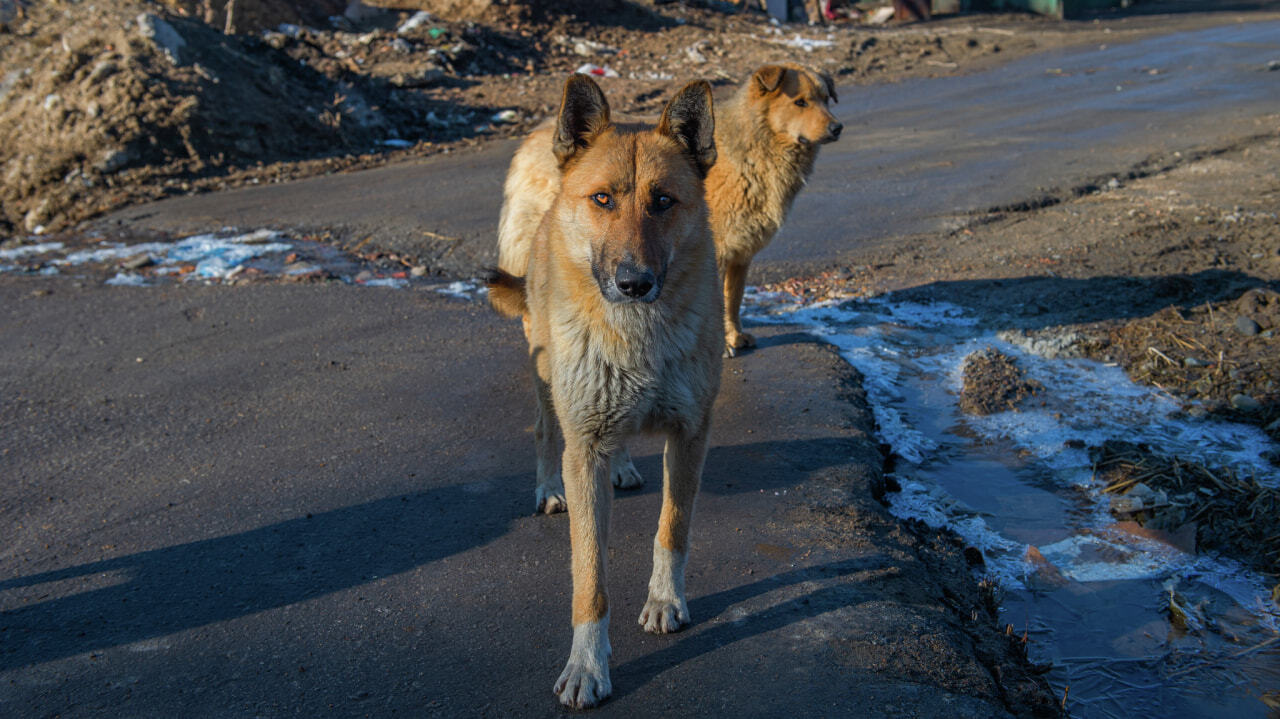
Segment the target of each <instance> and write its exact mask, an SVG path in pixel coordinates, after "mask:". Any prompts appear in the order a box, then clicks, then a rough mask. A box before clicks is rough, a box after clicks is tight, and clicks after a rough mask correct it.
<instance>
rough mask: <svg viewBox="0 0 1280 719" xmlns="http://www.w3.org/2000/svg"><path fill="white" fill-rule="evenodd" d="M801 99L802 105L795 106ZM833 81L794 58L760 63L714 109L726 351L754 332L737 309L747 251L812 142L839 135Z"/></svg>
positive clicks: (784, 204) (770, 224) (814, 150)
mask: <svg viewBox="0 0 1280 719" xmlns="http://www.w3.org/2000/svg"><path fill="white" fill-rule="evenodd" d="M797 100H804V101H805V103H806V104H807V106H806V107H803V108H802V107H797V106H796V104H795V103H796V101H797ZM833 100H835V86H834V84H833V83H832V81H831V78H830V77H829V76H827V75H824V74H821V73H817V72H814V71H812V70H808V69H805V68H804V67H801V66H800V65H796V64H792V63H788V64H785V65H766V66H765V67H762V68H760V69H758V70H756V72H755V73H754V74H752V76H751V77H750V78H749V79H748V80H747V82H746V83H745V84H743V86H742V87H741V88H739V89H738V91H737V92H736V93H735V94H734V95H733V97H731V98H730V99H729V100H728V101H726V102H723V103H720V104H719V105H718V106H717V108H716V150H717V158H718V159H717V160H716V164H715V165H714V166H713V167H712V168H711V170H710V172H708V173H707V183H706V184H707V204H708V206H709V207H710V208H711V230H712V233H713V234H714V236H715V240H716V256H717V258H718V260H719V264H720V274H721V277H722V281H723V292H724V303H725V318H724V331H725V353H726V355H728V356H732V355H733V354H735V353H736V351H737V350H739V349H741V348H743V347H750V346H752V345H754V344H755V338H753V337H752V336H751V335H749V334H746V333H744V332H743V331H742V324H741V321H740V319H739V309H740V307H741V305H742V291H743V288H744V286H745V283H746V276H747V269H748V267H749V266H750V264H751V258H753V257H755V255H756V253H757V252H759V251H760V250H762V249H764V248H765V246H766V245H768V244H769V242H770V241H771V240H772V239H773V236H774V234H776V233H777V231H778V228H779V227H781V226H782V222H783V220H785V219H786V216H787V212H788V210H790V209H791V203H792V201H793V200H795V197H796V195H797V194H798V193H799V192H800V188H802V187H804V184H805V180H806V179H807V178H808V177H809V174H810V173H811V172H813V163H814V160H815V159H816V158H817V156H818V147H819V145H820V144H822V143H826V142H831V141H833V140H835V139H836V137H837V136H838V129H837V131H836V134H835V135H833V134H832V133H831V132H830V130H831V128H833V127H838V123H836V121H835V118H834V117H833V116H832V115H831V113H830V111H829V110H828V109H827V104H828V101H833Z"/></svg>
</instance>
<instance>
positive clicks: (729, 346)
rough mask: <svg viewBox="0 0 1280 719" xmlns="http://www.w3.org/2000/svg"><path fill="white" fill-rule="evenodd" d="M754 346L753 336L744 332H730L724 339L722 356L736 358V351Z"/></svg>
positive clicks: (754, 339)
mask: <svg viewBox="0 0 1280 719" xmlns="http://www.w3.org/2000/svg"><path fill="white" fill-rule="evenodd" d="M755 346H756V338H755V335H751V334H747V333H746V332H731V333H729V334H726V335H725V337H724V356H725V357H737V356H738V350H742V349H748V348H750V347H755Z"/></svg>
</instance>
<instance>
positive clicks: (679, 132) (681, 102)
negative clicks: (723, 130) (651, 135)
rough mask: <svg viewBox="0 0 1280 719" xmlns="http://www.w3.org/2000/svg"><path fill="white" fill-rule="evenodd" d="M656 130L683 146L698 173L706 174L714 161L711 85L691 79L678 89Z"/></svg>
mask: <svg viewBox="0 0 1280 719" xmlns="http://www.w3.org/2000/svg"><path fill="white" fill-rule="evenodd" d="M658 132H660V133H662V134H663V135H667V136H668V137H671V138H673V139H674V140H675V141H676V142H678V143H680V144H681V145H683V146H684V149H685V152H687V153H688V154H689V157H690V158H692V159H693V162H694V164H695V165H697V167H698V172H699V173H700V174H701V175H702V176H703V177H706V176H707V170H709V169H711V166H712V165H714V164H715V163H716V118H715V110H713V109H712V106H711V85H709V84H707V81H706V80H694V81H693V82H691V83H689V84H688V85H685V86H684V87H682V88H680V92H677V93H676V96H675V97H673V98H671V102H669V103H667V109H665V110H663V111H662V119H661V120H659V121H658Z"/></svg>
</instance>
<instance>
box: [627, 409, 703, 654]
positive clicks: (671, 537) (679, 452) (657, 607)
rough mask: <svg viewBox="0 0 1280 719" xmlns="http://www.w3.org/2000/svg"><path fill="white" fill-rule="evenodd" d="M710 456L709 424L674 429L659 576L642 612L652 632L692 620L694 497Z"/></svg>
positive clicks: (665, 460) (667, 459)
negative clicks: (688, 584)
mask: <svg viewBox="0 0 1280 719" xmlns="http://www.w3.org/2000/svg"><path fill="white" fill-rule="evenodd" d="M706 456H707V430H706V428H705V426H704V427H703V428H702V429H701V430H699V431H697V432H695V433H692V434H688V433H685V432H673V433H672V434H671V435H670V436H668V437H667V448H666V451H665V452H663V455H662V473H663V479H662V514H661V516H660V517H659V518H658V533H657V535H656V536H654V538H653V575H652V576H651V577H650V578H649V599H648V601H646V602H645V603H644V609H643V610H641V612H640V625H641V626H643V627H644V629H645V631H646V632H651V633H653V634H670V633H671V632H676V631H679V630H680V628H681V627H683V626H684V625H686V624H688V623H689V605H688V603H687V602H686V601H685V594H684V566H685V561H686V560H687V559H688V557H689V523H690V522H691V521H692V519H693V500H694V497H695V496H696V495H697V493H698V483H699V482H700V481H701V479H702V463H703V460H705V459H706Z"/></svg>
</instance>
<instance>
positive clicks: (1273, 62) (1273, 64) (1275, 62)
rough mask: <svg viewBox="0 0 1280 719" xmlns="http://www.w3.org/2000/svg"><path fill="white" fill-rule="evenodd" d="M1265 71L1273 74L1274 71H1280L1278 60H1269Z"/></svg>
mask: <svg viewBox="0 0 1280 719" xmlns="http://www.w3.org/2000/svg"><path fill="white" fill-rule="evenodd" d="M1267 69H1268V70H1270V71H1272V72H1275V71H1276V70H1280V60H1271V61H1270V62H1268V63H1267Z"/></svg>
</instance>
